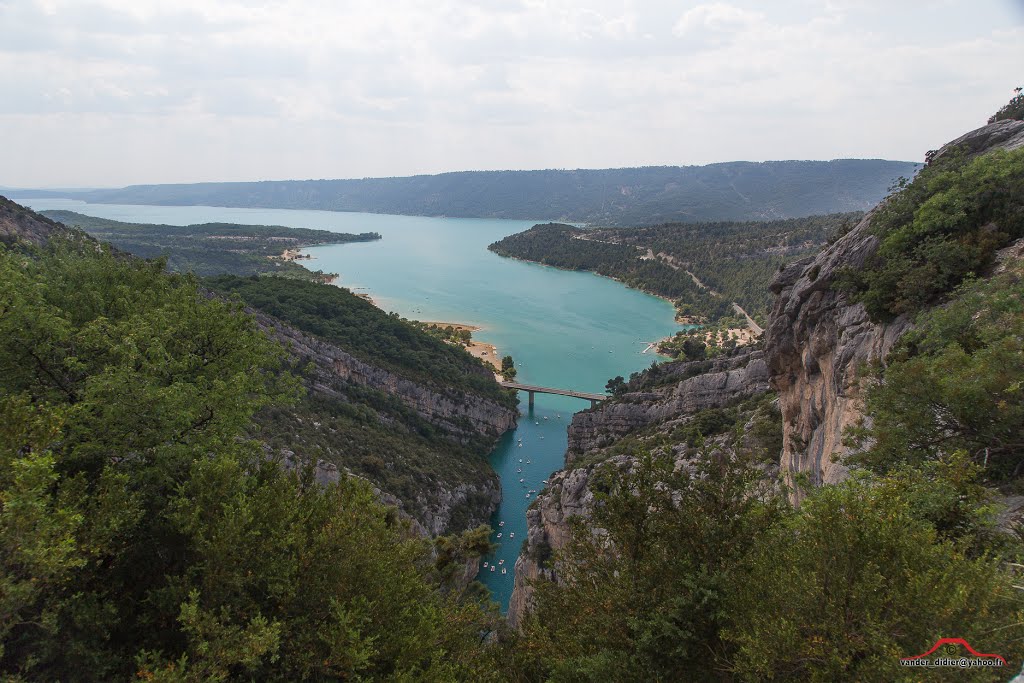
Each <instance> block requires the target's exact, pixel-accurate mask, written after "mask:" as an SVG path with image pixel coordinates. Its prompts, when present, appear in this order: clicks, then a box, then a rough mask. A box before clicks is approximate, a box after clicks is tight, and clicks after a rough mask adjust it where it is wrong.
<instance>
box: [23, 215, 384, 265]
mask: <svg viewBox="0 0 1024 683" xmlns="http://www.w3.org/2000/svg"><path fill="white" fill-rule="evenodd" d="M43 215H44V216H46V217H47V218H49V219H52V220H54V221H58V222H61V223H64V224H65V225H69V226H74V227H77V228H80V229H82V230H84V231H85V232H87V233H88V234H90V235H92V236H93V237H95V238H96V239H98V240H100V241H102V242H107V243H109V244H112V245H114V246H115V247H117V248H118V249H121V250H123V251H127V252H128V253H129V254H134V255H135V256H139V257H141V258H156V257H160V256H163V257H165V258H166V259H167V267H168V268H169V269H170V270H172V271H175V272H179V273H189V272H191V273H195V274H196V275H203V276H206V275H224V274H228V275H254V274H258V275H280V276H283V277H292V278H299V279H311V280H319V281H323V280H325V279H326V278H328V277H329V276H328V275H327V274H325V273H321V272H315V273H314V272H311V271H309V270H307V269H306V268H303V267H302V266H301V265H299V263H295V262H292V261H288V260H284V259H282V258H281V254H282V252H283V251H284V250H285V249H292V250H294V249H298V248H301V247H309V246H314V245H318V244H346V243H349V242H368V241H371V240H379V239H380V235H379V234H378V233H375V232H365V233H361V234H358V235H354V234H350V233H340V232H330V231H328V230H312V229H309V228H287V227H284V226H281V225H238V224H234V223H204V224H202V225H185V226H179V225H154V224H149V223H124V222H121V221H115V220H110V219H107V218H95V217H93V216H85V215H83V214H80V213H75V212H74V211H44V212H43Z"/></svg>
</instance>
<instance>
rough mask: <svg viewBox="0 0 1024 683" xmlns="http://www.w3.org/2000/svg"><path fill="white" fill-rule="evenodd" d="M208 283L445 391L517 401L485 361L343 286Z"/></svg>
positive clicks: (228, 279)
mask: <svg viewBox="0 0 1024 683" xmlns="http://www.w3.org/2000/svg"><path fill="white" fill-rule="evenodd" d="M207 283H208V284H209V285H210V286H211V287H213V288H214V289H216V290H218V291H220V292H223V293H225V294H228V295H232V294H235V295H238V296H239V297H240V298H241V300H242V301H244V302H245V303H246V304H248V305H250V306H253V307H254V308H258V309H260V310H261V311H263V312H265V313H267V314H269V315H272V316H274V317H275V318H278V319H280V320H283V321H284V322H286V323H288V324H290V325H293V326H294V327H297V328H298V329H300V330H302V331H303V332H309V333H311V334H315V335H317V336H319V337H323V338H324V339H326V340H327V341H330V342H334V343H337V344H338V345H340V346H341V347H342V348H344V349H345V350H346V351H348V352H349V353H351V354H352V355H354V356H356V357H358V358H361V359H363V360H365V361H367V362H370V363H373V364H374V365H377V366H380V367H384V368H387V369H389V370H392V371H394V372H397V373H398V374H400V375H403V376H405V377H408V378H410V379H414V380H417V381H420V382H423V383H425V384H427V385H430V386H435V387H438V388H439V389H441V390H442V391H452V390H453V389H455V390H462V391H470V392H473V393H475V394H478V395H481V396H485V397H488V398H490V399H492V400H495V401H497V402H499V403H501V404H504V405H514V400H515V399H514V398H513V397H511V396H510V395H509V394H508V392H506V391H504V390H503V389H502V388H501V387H500V386H498V385H497V384H496V383H495V382H494V376H493V372H492V371H491V370H489V369H488V366H486V365H485V364H484V363H483V361H480V360H479V359H476V358H473V357H472V356H471V355H469V354H468V353H466V351H465V350H464V349H461V348H458V347H456V346H452V345H451V344H446V343H444V342H443V341H441V340H440V339H438V338H436V337H434V336H431V335H430V334H427V333H425V332H423V331H421V330H419V329H417V328H416V326H415V325H413V324H411V323H409V322H408V321H406V320H403V319H401V318H400V317H398V315H397V314H388V313H385V312H383V311H381V310H380V309H379V308H377V307H376V306H374V305H373V304H371V303H370V302H368V301H365V300H363V299H362V298H360V297H358V296H356V295H354V294H352V293H351V292H349V291H348V290H345V289H342V288H340V287H333V286H328V285H320V284H316V283H312V282H300V281H293V280H288V281H282V280H278V279H268V278H256V277H248V278H243V277H234V276H222V277H218V278H211V279H209V280H207Z"/></svg>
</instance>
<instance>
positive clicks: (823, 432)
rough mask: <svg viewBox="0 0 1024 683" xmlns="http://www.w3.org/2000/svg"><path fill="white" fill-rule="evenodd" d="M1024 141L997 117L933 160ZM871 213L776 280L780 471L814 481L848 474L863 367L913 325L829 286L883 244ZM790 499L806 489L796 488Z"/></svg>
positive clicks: (768, 343)
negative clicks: (884, 319)
mask: <svg viewBox="0 0 1024 683" xmlns="http://www.w3.org/2000/svg"><path fill="white" fill-rule="evenodd" d="M1022 146H1024V121H1000V122H998V123H994V124H991V125H988V126H984V127H982V128H979V129H977V130H974V131H971V132H970V133H967V134H966V135H963V136H961V137H960V138H957V139H956V140H954V141H953V142H951V143H949V144H948V145H945V146H944V147H943V148H942V149H941V150H939V151H938V152H937V153H936V154H935V155H933V160H934V159H940V158H942V157H943V156H945V155H947V154H950V153H952V151H953V150H954V149H956V150H962V152H963V153H967V154H970V155H977V154H981V153H984V152H988V151H991V150H993V149H997V148H1002V149H1016V148H1019V147H1022ZM871 220H872V213H869V214H868V215H867V216H865V217H864V219H863V220H862V221H861V222H860V223H859V224H858V225H857V226H856V227H855V228H854V229H853V230H851V231H850V232H849V233H848V234H846V235H845V236H843V237H842V238H841V239H839V240H838V241H836V242H835V243H834V244H832V245H831V246H829V247H827V248H826V249H824V250H823V251H821V252H820V253H819V254H818V255H817V256H815V257H812V258H808V259H805V260H802V261H798V262H796V263H793V264H790V265H789V266H788V267H787V268H785V269H784V270H783V271H782V272H780V273H779V274H778V275H777V276H776V278H775V280H774V281H773V282H772V284H771V290H772V292H774V293H775V294H776V295H777V296H778V298H777V299H776V302H775V306H774V308H773V310H772V313H771V316H770V318H769V322H768V329H767V332H766V334H765V338H764V344H765V359H766V361H767V363H768V367H769V369H770V372H771V376H772V385H773V387H774V388H775V389H776V390H777V391H778V392H779V401H780V407H781V410H782V417H783V425H784V434H783V452H782V462H781V467H782V472H783V476H784V478H785V480H786V483H787V484H793V483H794V482H795V480H796V478H797V475H802V476H805V477H806V478H807V479H808V481H809V483H811V484H814V485H820V484H828V483H835V482H838V481H840V480H842V479H843V478H844V477H845V476H846V472H847V470H846V468H845V467H843V465H842V464H840V463H839V462H837V461H836V458H837V457H841V456H842V455H843V454H844V453H845V452H846V450H847V449H846V448H845V447H844V446H843V443H842V441H843V434H844V432H845V430H846V429H847V428H848V427H850V426H851V425H853V424H855V423H856V422H858V421H859V420H860V419H861V418H862V414H861V405H860V399H861V395H860V377H861V369H862V368H863V367H864V366H865V365H866V364H868V363H873V362H880V363H884V361H885V358H886V356H887V355H888V353H889V351H890V350H891V349H892V348H893V346H894V345H895V344H896V343H897V341H898V340H899V339H900V337H901V336H902V335H903V333H904V332H906V331H907V329H909V327H910V323H909V322H908V321H907V320H906V319H905V318H903V317H899V318H896V319H895V320H893V321H892V322H889V323H884V324H883V323H874V322H872V321H871V320H870V319H869V317H868V314H867V312H866V311H865V310H864V307H863V306H862V305H861V304H858V303H853V302H851V301H850V300H849V298H848V297H847V296H846V295H845V294H843V293H841V292H838V291H835V290H833V289H832V283H833V282H834V281H835V278H836V276H837V274H838V273H839V272H840V271H841V270H843V269H849V268H852V269H859V268H862V267H863V266H864V264H865V262H866V261H867V260H868V259H869V258H871V257H872V256H873V255H874V254H875V253H876V252H877V250H878V247H879V238H878V237H877V236H876V235H874V234H872V231H871ZM792 490H793V494H792V498H793V502H799V500H800V498H801V495H800V492H799V491H798V490H796V489H792Z"/></svg>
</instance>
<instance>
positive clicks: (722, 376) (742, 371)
mask: <svg viewBox="0 0 1024 683" xmlns="http://www.w3.org/2000/svg"><path fill="white" fill-rule="evenodd" d="M657 372H658V374H657V382H658V386H655V387H652V388H650V389H647V390H644V389H642V388H641V389H639V390H636V391H629V392H628V393H626V394H624V395H622V396H621V397H618V398H617V399H616V400H615V401H611V402H607V403H602V404H600V405H599V406H597V407H596V408H593V409H591V410H588V411H586V412H582V413H577V414H576V415H575V416H573V420H572V424H571V425H569V446H568V450H567V452H566V464H567V465H571V464H572V462H573V460H574V459H575V458H577V457H578V456H580V455H581V454H583V453H587V452H592V451H595V450H598V449H601V448H604V447H607V446H610V445H612V444H613V443H614V442H615V441H616V440H617V439H619V438H621V437H622V436H625V435H626V434H629V433H630V432H634V431H636V430H638V429H642V428H644V427H648V426H650V425H654V424H658V423H662V422H665V421H667V420H672V419H677V418H680V417H685V416H687V415H692V414H693V413H696V412H698V411H701V410H705V409H707V408H721V407H724V406H727V405H731V404H733V403H736V402H737V401H739V400H741V399H744V398H749V397H750V396H755V395H757V394H763V393H764V392H766V391H768V388H769V386H768V380H769V376H768V366H767V364H766V363H765V361H764V354H763V353H762V352H761V351H756V350H750V351H744V352H741V353H739V354H737V355H735V356H731V357H725V358H716V359H715V360H713V361H694V362H676V363H666V364H664V365H660V366H658V369H657ZM633 384H634V383H632V382H631V384H630V387H629V388H632V385H633Z"/></svg>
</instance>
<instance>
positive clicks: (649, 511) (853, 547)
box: [510, 452, 1024, 681]
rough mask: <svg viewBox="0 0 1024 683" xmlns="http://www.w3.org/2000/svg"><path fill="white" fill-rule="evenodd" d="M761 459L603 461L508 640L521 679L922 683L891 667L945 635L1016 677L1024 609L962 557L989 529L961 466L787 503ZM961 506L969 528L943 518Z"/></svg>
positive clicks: (975, 561)
mask: <svg viewBox="0 0 1024 683" xmlns="http://www.w3.org/2000/svg"><path fill="white" fill-rule="evenodd" d="M754 463H755V461H752V460H750V459H749V458H745V457H743V456H742V455H735V454H734V455H732V456H729V455H724V454H722V453H718V454H711V453H707V452H704V453H702V454H700V455H699V456H697V457H696V458H695V459H694V460H693V461H692V462H691V464H690V465H689V466H684V467H683V468H679V467H676V466H674V465H673V463H672V462H671V461H670V460H668V461H667V460H660V459H657V458H655V459H651V458H647V457H643V456H640V457H639V458H638V459H637V460H636V461H635V464H634V465H633V466H632V468H631V470H630V471H621V470H616V469H615V468H613V466H612V465H610V464H609V465H605V466H604V467H605V468H608V469H607V471H605V472H603V473H602V474H600V475H598V476H596V477H595V478H594V484H593V485H592V490H594V491H595V506H594V512H593V516H592V518H591V519H588V520H586V521H583V520H577V521H576V523H575V525H574V526H573V532H572V537H571V540H570V542H569V544H568V545H567V546H566V547H565V548H564V549H563V550H562V551H561V552H557V553H555V558H554V565H553V566H555V568H556V570H557V571H558V573H559V579H560V581H559V583H558V584H555V583H552V582H547V581H538V582H536V594H535V595H536V600H537V605H536V609H535V611H534V612H533V613H532V614H531V615H530V617H529V618H528V619H527V621H526V623H525V625H524V630H523V633H522V635H521V636H520V637H519V639H517V640H514V641H513V642H512V643H511V647H512V648H514V650H513V653H512V654H511V655H510V657H511V659H512V663H511V664H510V667H511V668H512V669H513V670H514V672H515V674H516V676H517V677H518V679H519V680H557V681H584V680H615V681H626V680H678V681H706V680H723V681H730V680H737V681H757V680H771V679H784V680H812V681H835V680H872V681H876V680H877V681H902V680H915V675H913V674H915V673H916V672H909V673H908V670H907V669H905V668H903V667H902V666H901V664H900V661H899V660H900V658H901V657H907V656H912V655H916V654H919V653H920V652H923V651H925V650H926V649H928V648H929V647H931V645H932V644H933V643H934V642H935V641H936V640H938V638H940V637H943V636H947V635H950V634H954V633H955V634H957V637H963V638H966V639H967V640H968V641H969V642H972V643H973V644H975V645H976V646H978V647H983V648H986V649H985V651H989V652H997V653H1001V654H1003V655H1004V656H1007V658H1008V659H1009V662H1010V666H1011V667H1013V666H1019V664H1020V657H1019V649H1018V648H1017V647H1016V646H1014V645H1013V643H1014V642H1015V640H1016V639H1018V638H1020V637H1021V632H1022V630H1024V622H1022V617H1024V601H1022V600H1021V598H1020V597H1019V596H1018V595H1017V594H1016V593H1015V592H1014V591H1013V590H1012V589H1011V587H1010V583H1011V579H1010V577H1009V576H1008V575H1007V574H1006V573H1004V571H1003V570H1002V569H1001V568H1000V564H999V562H998V560H997V558H995V557H992V556H989V555H985V554H984V551H982V552H981V554H978V553H973V554H972V552H971V550H972V549H977V548H978V547H979V545H978V543H975V541H978V539H985V538H987V536H986V535H985V534H984V533H983V532H985V531H986V530H987V529H989V528H990V525H991V518H990V517H986V516H984V515H982V514H981V513H977V511H978V508H977V507H976V506H977V505H978V502H979V501H978V499H977V497H974V496H972V495H970V494H969V493H968V492H969V491H971V490H972V486H973V483H972V482H971V477H970V474H969V473H967V474H964V472H963V470H962V469H961V468H948V469H945V470H942V471H933V472H932V473H931V474H932V476H928V477H922V476H920V473H910V472H906V473H900V474H895V473H894V474H892V475H890V476H888V477H885V478H865V477H861V478H856V479H853V480H851V481H848V482H847V483H844V484H842V485H838V486H830V487H824V488H822V489H819V490H817V491H815V492H813V493H812V494H811V495H810V497H809V498H808V499H807V500H805V502H804V503H803V504H802V505H801V507H800V508H799V509H794V508H791V507H790V506H789V505H788V504H787V503H785V501H783V500H782V499H781V498H780V497H779V496H778V495H777V494H776V493H773V492H772V490H771V489H770V487H769V485H768V484H767V482H766V481H765V479H764V478H763V473H762V472H761V471H760V470H759V469H758V468H756V467H753V465H754ZM964 500H966V501H967V502H966V503H964V504H963V505H962V507H961V510H962V511H964V512H965V513H967V512H969V513H970V514H975V513H977V515H975V516H974V517H973V519H974V520H975V521H976V522H977V524H974V525H967V526H953V525H945V526H943V525H941V524H938V523H937V522H936V519H940V518H943V517H942V516H941V515H937V514H936V512H937V511H938V510H949V509H953V508H954V507H955V506H956V505H957V504H958V502H961V501H964ZM595 529H599V530H600V531H597V532H595V531H594V530H595ZM980 545H981V547H983V548H986V549H987V548H991V547H992V546H989V545H986V544H985V542H984V541H982V542H981V544H980ZM1011 670H1013V669H1012V668H1011ZM954 673H955V674H956V676H963V672H962V671H955V672H954ZM972 675H973V676H974V677H975V678H974V680H1000V677H999V675H998V674H997V673H994V672H992V671H988V672H984V671H975V672H973V673H972ZM939 677H940V678H941V674H940V675H939Z"/></svg>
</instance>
